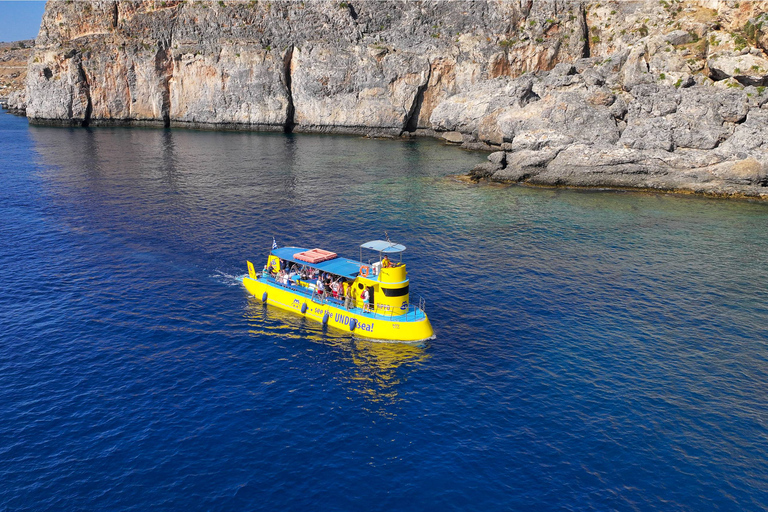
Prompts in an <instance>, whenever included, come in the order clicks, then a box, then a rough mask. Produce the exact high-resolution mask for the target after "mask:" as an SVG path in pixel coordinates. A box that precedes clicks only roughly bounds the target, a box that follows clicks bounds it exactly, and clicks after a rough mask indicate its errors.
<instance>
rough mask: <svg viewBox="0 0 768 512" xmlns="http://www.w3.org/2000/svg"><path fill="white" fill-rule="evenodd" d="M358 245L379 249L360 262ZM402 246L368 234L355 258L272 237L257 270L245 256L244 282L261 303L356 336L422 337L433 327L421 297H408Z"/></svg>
mask: <svg viewBox="0 0 768 512" xmlns="http://www.w3.org/2000/svg"><path fill="white" fill-rule="evenodd" d="M363 249H369V250H372V251H375V252H378V253H379V259H378V261H375V262H373V263H371V262H370V261H369V263H363V262H362V259H363V258H362V251H363ZM403 251H405V246H403V245H400V244H394V243H392V242H390V241H388V240H387V241H384V240H373V241H371V242H367V243H364V244H363V245H361V246H360V261H355V260H351V259H347V258H342V257H339V256H338V255H337V254H336V253H333V252H330V251H324V250H322V249H304V248H301V247H279V248H278V247H277V246H276V244H274V243H273V244H272V250H271V251H270V254H269V257H268V258H267V264H266V265H265V266H264V269H263V270H262V271H261V272H256V269H255V268H254V266H253V263H251V262H250V261H248V262H247V263H248V275H247V276H245V277H243V285H245V288H246V289H247V290H248V292H249V293H251V294H253V295H254V296H255V297H256V298H259V299H261V301H262V302H264V303H266V304H270V305H273V306H277V307H279V308H282V309H286V310H288V311H293V312H295V313H297V314H299V315H303V316H305V317H307V318H310V319H312V320H316V321H318V322H321V323H323V324H324V325H329V326H331V327H336V328H338V329H342V330H346V331H351V332H354V333H355V335H357V336H363V337H366V338H373V339H379V340H391V341H421V340H426V339H428V338H431V337H432V336H433V335H434V331H433V330H432V325H431V324H430V323H429V318H427V314H426V313H425V312H424V300H423V299H421V300H420V301H419V304H418V305H414V304H411V302H410V293H409V281H408V273H407V272H406V270H405V263H403V262H402V253H403ZM390 255H392V256H394V255H398V256H399V257H400V261H398V262H392V261H390V260H389V256H390Z"/></svg>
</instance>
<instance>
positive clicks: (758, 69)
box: [707, 52, 768, 85]
mask: <svg viewBox="0 0 768 512" xmlns="http://www.w3.org/2000/svg"><path fill="white" fill-rule="evenodd" d="M707 66H708V67H709V72H710V76H711V77H712V78H713V79H715V80H723V79H725V78H728V77H734V78H735V79H736V80H738V81H739V82H740V83H741V84H743V85H768V59H766V58H765V57H764V56H762V55H761V56H758V55H753V54H751V53H746V54H744V55H738V54H733V53H732V52H727V53H720V54H716V55H712V56H711V57H710V58H709V59H708V60H707Z"/></svg>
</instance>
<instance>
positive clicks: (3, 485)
mask: <svg viewBox="0 0 768 512" xmlns="http://www.w3.org/2000/svg"><path fill="white" fill-rule="evenodd" d="M484 156H485V155H482V154H477V153H469V152H466V151H463V150H461V149H458V148H455V147H447V146H445V145H443V144H441V143H439V142H437V141H433V140H418V141H402V140H370V139H362V138H356V137H342V136H323V135H283V134H264V133H239V132H206V131H185V130H162V129H138V128H134V129H120V128H96V129H84V128H73V129H69V128H51V127H35V126H29V125H28V123H27V121H26V119H23V118H18V117H13V116H10V115H5V114H3V115H0V283H1V284H0V511H2V512H6V511H21V510H29V511H41V510H55V511H70V510H101V511H107V510H108V511H128V510H130V511H147V510H152V511H157V510H185V511H187V510H189V511H191V510H300V511H305V510H311V511H337V510H342V511H347V510H349V511H359V510H365V511H366V512H375V511H383V512H392V511H411V510H413V511H424V510H435V511H444V510H479V511H495V510H536V511H549V510H574V511H579V510H597V511H604V510H621V511H624V510H627V511H635V510H639V511H647V510H658V511H703V510H720V511H731V510H732V511H737V510H738V511H741V510H768V204H760V203H750V202H742V201H724V200H712V199H704V198H697V197H680V196H671V195H652V194H634V193H616V192H595V191H593V192H584V191H568V190H553V189H532V188H523V187H506V186H497V185H470V184H465V183H462V182H459V181H458V180H456V179H454V178H452V176H453V175H456V174H460V173H464V172H466V171H467V170H468V169H469V168H471V167H472V166H473V165H475V164H476V163H478V162H481V161H483V160H484ZM385 231H386V232H387V233H388V234H389V236H390V238H391V239H392V240H393V241H396V242H399V243H402V244H404V245H406V246H407V247H408V250H407V251H406V252H405V254H404V259H405V261H406V262H407V265H408V270H409V273H410V277H411V294H412V295H411V296H412V298H417V297H418V296H422V297H423V298H424V299H425V300H426V310H427V313H428V314H429V315H430V318H431V321H432V324H433V326H434V328H435V332H436V337H435V338H434V339H433V340H430V341H428V342H425V343H422V344H417V345H409V344H398V343H384V342H372V341H366V340H364V339H358V338H355V337H353V336H352V335H351V334H349V333H348V332H343V331H337V330H334V329H323V328H322V326H321V325H320V324H317V323H313V322H310V321H305V320H303V319H301V318H298V317H296V316H293V315H291V314H290V313H286V312H282V311H281V310H277V309H272V308H265V307H264V306H262V303H261V302H260V301H258V300H255V299H254V298H252V297H249V296H248V295H247V294H246V292H245V290H244V289H243V288H242V286H241V285H240V284H239V282H238V280H237V276H239V275H242V274H244V273H245V272H246V265H245V261H246V259H251V260H252V261H254V262H255V263H256V264H257V265H261V264H263V262H264V259H265V258H266V254H267V253H268V251H269V249H270V246H271V243H272V237H273V236H274V237H275V239H276V240H277V242H278V244H280V245H298V246H305V247H321V248H324V249H329V250H333V251H336V252H338V253H340V254H341V255H344V256H348V257H353V258H357V257H358V256H359V249H358V246H359V245H360V244H361V243H363V242H366V241H368V240H373V239H378V238H382V237H383V235H384V232H385Z"/></svg>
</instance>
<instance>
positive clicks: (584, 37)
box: [579, 4, 590, 59]
mask: <svg viewBox="0 0 768 512" xmlns="http://www.w3.org/2000/svg"><path fill="white" fill-rule="evenodd" d="M579 10H580V11H581V13H580V14H581V41H582V43H583V44H582V47H581V56H582V57H583V58H585V59H586V58H588V57H589V56H590V52H589V25H587V10H586V8H585V7H584V4H579Z"/></svg>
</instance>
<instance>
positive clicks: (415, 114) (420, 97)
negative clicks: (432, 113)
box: [403, 62, 432, 133]
mask: <svg viewBox="0 0 768 512" xmlns="http://www.w3.org/2000/svg"><path fill="white" fill-rule="evenodd" d="M428 64H429V68H428V70H427V79H426V80H424V83H423V84H422V85H420V86H419V88H418V89H417V90H416V96H414V98H413V103H412V104H411V108H410V110H409V111H408V115H407V116H406V117H405V123H403V127H404V128H403V131H406V132H411V133H413V132H415V131H416V130H417V129H418V128H419V115H420V114H421V105H422V103H424V91H426V90H427V87H428V86H429V80H430V78H432V63H431V62H430V63H428Z"/></svg>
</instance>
